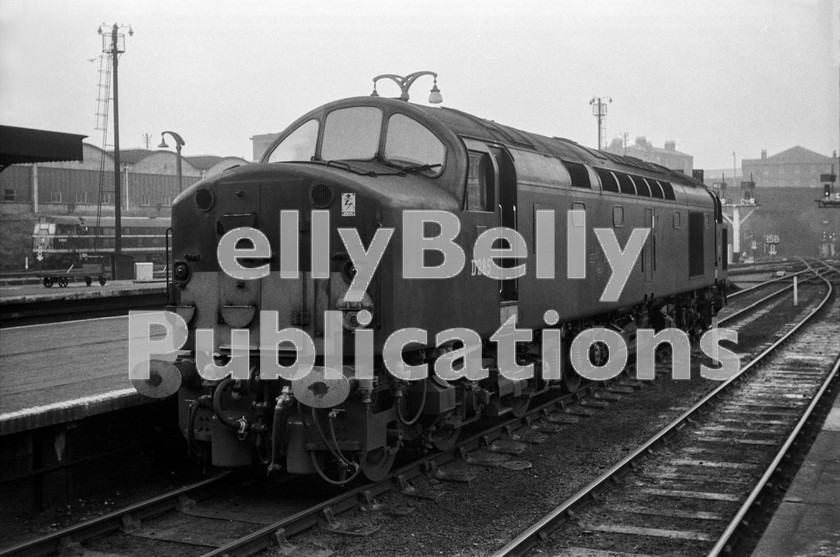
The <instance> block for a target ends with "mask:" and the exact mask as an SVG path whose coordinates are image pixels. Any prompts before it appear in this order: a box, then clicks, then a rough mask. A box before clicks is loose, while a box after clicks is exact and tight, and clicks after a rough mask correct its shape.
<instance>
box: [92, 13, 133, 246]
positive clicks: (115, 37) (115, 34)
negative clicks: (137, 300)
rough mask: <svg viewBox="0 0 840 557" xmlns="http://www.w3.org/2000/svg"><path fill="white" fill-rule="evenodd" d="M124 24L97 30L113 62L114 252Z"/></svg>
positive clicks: (118, 242)
mask: <svg viewBox="0 0 840 557" xmlns="http://www.w3.org/2000/svg"><path fill="white" fill-rule="evenodd" d="M125 28H126V26H125V25H118V24H116V23H115V24H114V25H113V26H112V27H111V28H110V33H109V32H108V26H107V25H105V24H102V25H100V26H99V29H97V32H98V33H99V35H100V36H101V37H102V52H104V53H105V54H107V55H109V56H110V57H111V60H112V62H113V70H112V71H113V74H114V252H115V253H120V252H121V251H122V195H121V194H122V188H121V186H120V104H119V103H120V95H119V79H117V65H118V60H119V58H120V54H122V53H123V52H125V35H124V34H123V33H120V29H125ZM132 35H134V30H133V29H132V28H131V26H130V25H129V26H128V36H129V37H130V36H132Z"/></svg>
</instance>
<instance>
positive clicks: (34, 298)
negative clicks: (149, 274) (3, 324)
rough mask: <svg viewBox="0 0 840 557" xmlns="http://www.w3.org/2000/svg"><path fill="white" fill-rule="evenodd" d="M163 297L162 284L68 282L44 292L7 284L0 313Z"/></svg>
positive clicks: (34, 287) (0, 290)
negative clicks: (17, 307)
mask: <svg viewBox="0 0 840 557" xmlns="http://www.w3.org/2000/svg"><path fill="white" fill-rule="evenodd" d="M157 293H159V294H166V281H165V280H149V281H133V280H115V281H109V282H106V283H105V286H100V284H99V283H98V282H94V283H93V284H92V285H90V286H87V285H85V283H84V282H71V283H70V284H68V285H67V287H65V288H60V287H59V286H57V285H56V286H53V287H52V288H46V287H45V286H44V285H43V284H41V283H40V282H39V283H38V284H7V285H2V286H0V311H2V306H3V305H4V304H13V303H15V304H19V303H28V302H32V303H37V302H48V301H55V300H82V299H89V298H107V297H111V296H133V295H138V294H157Z"/></svg>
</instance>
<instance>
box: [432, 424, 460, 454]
mask: <svg viewBox="0 0 840 557" xmlns="http://www.w3.org/2000/svg"><path fill="white" fill-rule="evenodd" d="M460 436H461V428H460V427H459V428H455V429H435V430H434V431H433V432H432V436H431V439H430V441H431V443H432V446H433V447H434V448H435V449H437V450H439V451H448V450H449V449H451V448H452V447H454V446H455V443H457V442H458V438H459V437H460Z"/></svg>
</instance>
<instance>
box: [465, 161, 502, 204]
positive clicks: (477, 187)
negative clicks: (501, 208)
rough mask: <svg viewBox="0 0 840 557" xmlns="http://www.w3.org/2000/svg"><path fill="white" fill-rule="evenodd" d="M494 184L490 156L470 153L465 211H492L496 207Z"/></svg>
mask: <svg viewBox="0 0 840 557" xmlns="http://www.w3.org/2000/svg"><path fill="white" fill-rule="evenodd" d="M494 184H495V180H494V179H493V165H492V163H491V162H490V155H489V154H487V153H477V152H475V151H470V167H469V174H468V175H467V195H466V209H467V210H468V211H490V212H492V211H494V210H495V207H496V202H495V199H494V198H495V188H494Z"/></svg>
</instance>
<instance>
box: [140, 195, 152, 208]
mask: <svg viewBox="0 0 840 557" xmlns="http://www.w3.org/2000/svg"><path fill="white" fill-rule="evenodd" d="M151 204H152V196H151V195H149V194H148V193H142V194H140V205H142V206H143V207H148V206H149V205H151Z"/></svg>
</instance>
